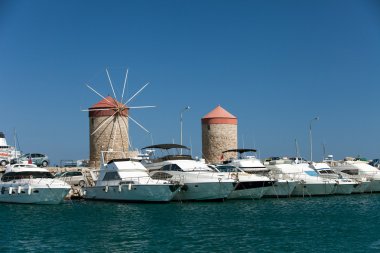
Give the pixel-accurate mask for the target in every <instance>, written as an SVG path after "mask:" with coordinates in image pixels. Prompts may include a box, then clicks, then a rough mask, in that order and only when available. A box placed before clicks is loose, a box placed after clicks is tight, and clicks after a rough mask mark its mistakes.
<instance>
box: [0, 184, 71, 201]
mask: <svg viewBox="0 0 380 253" xmlns="http://www.w3.org/2000/svg"><path fill="white" fill-rule="evenodd" d="M10 187H11V190H10ZM0 189H1V190H0V202H5V203H19V204H60V203H62V202H63V200H64V198H65V196H66V195H67V194H68V193H69V191H70V188H69V187H64V188H57V187H55V188H49V187H46V186H45V187H36V186H34V187H30V188H29V186H27V185H22V186H21V185H20V186H19V185H12V186H2V187H1V188H0Z"/></svg>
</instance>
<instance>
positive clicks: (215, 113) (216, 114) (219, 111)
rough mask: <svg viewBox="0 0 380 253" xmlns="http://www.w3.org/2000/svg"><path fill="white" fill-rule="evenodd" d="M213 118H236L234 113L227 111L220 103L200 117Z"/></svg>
mask: <svg viewBox="0 0 380 253" xmlns="http://www.w3.org/2000/svg"><path fill="white" fill-rule="evenodd" d="M213 118H227V119H236V117H235V116H234V115H232V114H231V113H229V112H227V111H226V110H225V109H223V108H222V107H221V106H220V105H218V106H217V107H216V108H215V109H214V110H212V111H211V112H209V113H207V114H206V115H205V116H203V118H202V119H213Z"/></svg>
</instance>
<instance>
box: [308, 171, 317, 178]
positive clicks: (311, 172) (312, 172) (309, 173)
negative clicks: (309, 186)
mask: <svg viewBox="0 0 380 253" xmlns="http://www.w3.org/2000/svg"><path fill="white" fill-rule="evenodd" d="M305 173H306V174H308V175H309V176H312V177H315V176H318V174H317V172H315V171H314V170H308V171H305Z"/></svg>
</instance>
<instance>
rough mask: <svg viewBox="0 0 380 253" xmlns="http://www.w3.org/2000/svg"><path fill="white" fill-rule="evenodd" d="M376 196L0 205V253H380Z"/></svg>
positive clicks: (378, 201)
mask: <svg viewBox="0 0 380 253" xmlns="http://www.w3.org/2000/svg"><path fill="white" fill-rule="evenodd" d="M379 207H380V194H360V195H348V196H327V197H314V198H286V199H261V200H259V201H258V200H239V201H232V200H229V201H226V202H217V203H213V202H195V203H193V202H190V203H169V204H125V203H109V202H92V201H66V202H65V203H64V204H62V205H47V206H46V205H43V206H41V205H22V204H1V205H0V212H1V214H2V219H1V221H0V228H1V231H2V236H1V237H0V238H1V239H0V242H1V243H0V251H1V252H43V251H45V252H174V251H181V252H343V251H347V252H378V251H379V250H380V228H379V225H378V224H379V218H380V214H379V211H378V210H379Z"/></svg>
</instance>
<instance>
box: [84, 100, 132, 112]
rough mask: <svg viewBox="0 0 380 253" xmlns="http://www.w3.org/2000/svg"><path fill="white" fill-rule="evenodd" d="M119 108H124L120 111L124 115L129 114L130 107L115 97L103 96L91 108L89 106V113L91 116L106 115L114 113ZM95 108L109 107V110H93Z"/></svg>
mask: <svg viewBox="0 0 380 253" xmlns="http://www.w3.org/2000/svg"><path fill="white" fill-rule="evenodd" d="M117 108H122V109H123V110H122V111H121V112H120V114H121V115H122V116H127V115H128V108H127V107H126V106H125V105H124V104H122V103H120V102H119V101H117V100H116V99H115V98H113V97H111V96H108V97H106V98H103V99H102V100H100V101H99V102H98V103H96V104H94V105H93V106H91V107H90V108H88V109H89V110H90V111H89V113H88V116H89V117H104V116H111V115H113V114H114V113H115V112H116V110H117ZM93 109H109V110H93Z"/></svg>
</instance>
